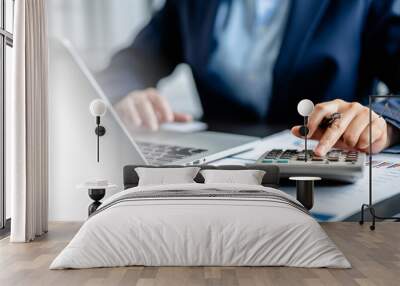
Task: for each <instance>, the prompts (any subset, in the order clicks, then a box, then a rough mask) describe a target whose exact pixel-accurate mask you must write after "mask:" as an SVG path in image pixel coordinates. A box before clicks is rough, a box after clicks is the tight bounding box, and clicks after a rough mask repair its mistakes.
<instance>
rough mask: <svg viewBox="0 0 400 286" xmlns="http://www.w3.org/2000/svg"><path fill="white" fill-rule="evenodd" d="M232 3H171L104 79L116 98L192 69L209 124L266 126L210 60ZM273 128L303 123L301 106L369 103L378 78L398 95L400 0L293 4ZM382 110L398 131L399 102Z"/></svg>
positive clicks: (277, 72) (301, 0)
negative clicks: (219, 20) (219, 19)
mask: <svg viewBox="0 0 400 286" xmlns="http://www.w3.org/2000/svg"><path fill="white" fill-rule="evenodd" d="M221 1H228V2H229V0H207V1H204V0H167V1H166V4H165V6H164V7H163V8H162V10H160V11H159V12H157V13H156V14H155V16H154V17H153V18H152V20H151V21H150V23H149V24H148V25H147V26H146V27H145V28H144V29H143V30H142V31H141V32H140V33H139V35H138V36H137V37H136V39H135V40H134V42H133V43H132V45H131V46H129V47H128V48H126V49H124V50H122V51H120V52H119V53H117V54H116V55H115V56H114V57H113V59H112V61H111V64H110V66H109V68H107V69H106V70H105V71H103V72H102V73H100V74H99V78H100V82H101V84H102V86H103V87H104V88H105V91H106V92H107V93H108V94H110V95H111V96H114V97H115V98H114V100H116V99H117V98H119V97H121V96H123V95H126V94H127V93H128V92H129V91H131V90H132V89H137V88H145V87H150V86H155V85H156V83H157V81H158V80H159V79H160V78H162V77H164V76H167V75H168V74H169V73H171V72H172V71H173V69H174V68H175V66H176V65H177V64H179V63H187V64H189V65H190V66H191V68H192V71H193V75H194V79H195V82H196V85H197V88H198V90H199V93H200V97H201V100H202V104H203V107H204V110H205V119H207V118H218V117H223V118H224V119H226V118H229V119H231V120H234V119H240V120H242V121H243V120H249V121H250V120H253V121H254V120H260V119H259V118H257V116H256V114H255V113H253V112H252V111H251V110H247V109H246V108H244V107H243V106H239V105H238V104H236V103H235V102H233V101H232V100H231V96H230V94H227V93H226V92H225V91H224V90H223V89H222V88H221V83H220V82H219V81H218V78H217V77H216V76H215V74H213V73H211V72H210V70H209V69H208V62H209V60H210V55H211V54H212V52H213V49H215V47H216V41H215V39H214V38H213V35H214V33H213V29H214V21H215V16H216V12H217V10H218V5H219V4H220V3H221ZM273 78H274V82H273V92H272V101H271V104H270V105H269V106H270V109H269V112H268V116H267V118H266V122H268V123H286V124H293V123H295V122H298V121H299V115H298V114H297V111H296V106H297V103H298V101H299V100H301V99H303V98H309V99H311V100H313V101H314V102H315V103H318V102H322V101H328V100H332V99H335V98H341V99H343V100H346V101H359V102H362V103H366V102H367V99H368V95H369V94H371V93H372V92H373V91H374V86H375V85H376V82H377V81H378V80H381V81H383V82H385V83H386V85H387V86H388V87H389V89H390V90H391V91H392V92H394V93H396V92H398V91H399V90H400V1H399V0H292V2H291V11H290V14H289V17H288V23H287V26H286V31H285V35H284V39H283V43H282V47H281V51H280V54H279V56H278V59H277V61H276V65H275V68H274V72H273ZM390 107H391V111H388V110H386V109H384V108H383V105H382V104H377V105H376V106H375V109H376V111H378V112H380V113H381V112H384V114H383V116H384V117H386V119H387V120H388V121H390V122H391V123H392V124H394V125H396V126H397V127H399V128H400V101H399V100H394V99H391V101H390Z"/></svg>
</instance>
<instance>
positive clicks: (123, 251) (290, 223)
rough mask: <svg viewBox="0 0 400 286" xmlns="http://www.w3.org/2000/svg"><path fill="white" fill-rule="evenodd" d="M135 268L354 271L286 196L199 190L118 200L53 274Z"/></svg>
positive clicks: (262, 190)
mask: <svg viewBox="0 0 400 286" xmlns="http://www.w3.org/2000/svg"><path fill="white" fill-rule="evenodd" d="M132 265H144V266H292V267H330V268H350V267H351V266H350V263H349V262H348V260H347V259H346V258H345V256H344V255H343V253H342V252H341V251H340V250H339V249H338V248H337V247H336V245H335V244H334V243H333V242H332V241H331V239H330V238H329V237H328V236H327V234H326V233H325V232H324V230H323V229H322V228H321V226H320V225H319V224H318V223H317V222H316V221H315V219H314V218H313V217H312V216H310V215H309V213H308V211H307V210H306V209H305V208H304V207H303V206H302V205H301V204H300V203H299V202H298V201H296V200H295V199H294V198H292V197H291V196H289V195H287V194H285V193H283V192H282V191H279V190H277V189H273V188H269V187H263V186H254V185H238V184H198V183H193V184H176V185H163V186H141V187H134V188H131V189H127V190H125V191H122V192H120V193H117V194H115V195H113V196H111V197H110V198H108V199H107V200H105V201H104V202H103V204H102V205H101V207H100V208H99V209H98V210H97V211H96V212H95V213H94V214H93V215H92V216H91V217H89V218H88V220H87V221H86V222H85V223H84V224H83V225H82V227H81V229H80V230H79V231H78V233H77V234H76V235H75V237H74V238H73V239H72V240H71V242H70V243H69V244H68V245H67V246H66V247H65V249H64V250H62V252H61V253H60V254H59V255H58V256H57V257H56V259H55V260H54V261H53V262H52V264H51V265H50V269H65V268H92V267H119V266H132Z"/></svg>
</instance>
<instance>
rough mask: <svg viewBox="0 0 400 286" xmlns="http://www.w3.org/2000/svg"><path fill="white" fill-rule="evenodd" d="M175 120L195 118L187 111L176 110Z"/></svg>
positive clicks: (182, 120)
mask: <svg viewBox="0 0 400 286" xmlns="http://www.w3.org/2000/svg"><path fill="white" fill-rule="evenodd" d="M173 114H174V121H176V122H189V121H192V120H193V117H192V116H191V115H190V114H187V113H179V112H174V113H173Z"/></svg>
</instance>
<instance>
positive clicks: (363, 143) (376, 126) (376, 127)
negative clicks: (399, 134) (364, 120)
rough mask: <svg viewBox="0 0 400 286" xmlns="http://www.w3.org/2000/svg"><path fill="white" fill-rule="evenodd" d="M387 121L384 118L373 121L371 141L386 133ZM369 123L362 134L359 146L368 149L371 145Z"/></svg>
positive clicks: (361, 148) (373, 141)
mask: <svg viewBox="0 0 400 286" xmlns="http://www.w3.org/2000/svg"><path fill="white" fill-rule="evenodd" d="M386 128H387V126H386V121H385V120H384V119H383V118H377V119H375V120H374V121H372V123H371V131H372V132H371V142H372V144H373V143H375V141H377V140H378V139H380V137H381V136H383V135H386ZM369 131H370V130H369V125H367V126H366V127H365V128H364V130H363V132H362V133H361V135H360V139H359V140H358V143H357V148H358V149H360V150H366V149H368V147H369Z"/></svg>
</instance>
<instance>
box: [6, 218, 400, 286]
mask: <svg viewBox="0 0 400 286" xmlns="http://www.w3.org/2000/svg"><path fill="white" fill-rule="evenodd" d="M79 227H80V224H79V223H52V224H50V231H49V233H48V234H47V235H46V236H44V237H43V238H40V239H38V240H37V241H35V242H32V243H27V244H10V243H9V242H8V238H6V239H3V240H2V241H0V285H1V286H8V285H10V286H11V285H12V286H17V285H29V286H31V285H32V286H33V285H41V286H42V285H43V286H44V285H54V286H61V285H68V286H75V285H96V286H97V285H140V286H147V285H149V286H150V285H151V286H152V285H167V286H178V285H227V286H231V285H243V286H252V285H255V286H261V285H290V286H291V285H346V286H349V285H384V286H390V285H400V224H397V223H380V224H378V225H377V229H376V231H375V232H371V231H370V230H369V229H368V225H364V226H359V225H358V224H357V223H325V224H323V228H324V229H325V230H326V231H327V233H328V234H329V236H330V237H331V238H332V239H333V240H334V241H335V242H336V244H337V245H338V247H339V248H340V249H341V250H342V251H343V252H344V254H345V255H346V256H347V258H348V259H349V260H350V262H351V263H352V266H353V268H352V269H348V270H340V269H303V268H288V267H123V268H102V269H87V270H51V271H50V270H48V267H49V264H50V263H51V261H52V260H53V259H54V257H55V256H56V255H57V254H58V253H59V252H60V251H61V250H62V248H63V247H64V246H65V245H66V244H67V242H68V241H69V240H70V239H71V238H72V236H73V235H74V234H75V232H76V231H77V230H78V228H79Z"/></svg>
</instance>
